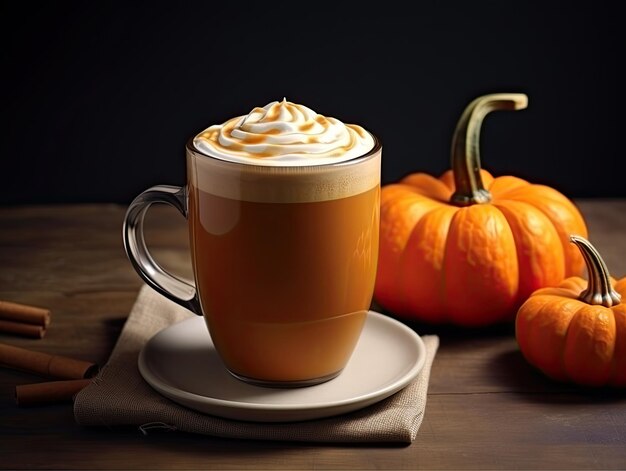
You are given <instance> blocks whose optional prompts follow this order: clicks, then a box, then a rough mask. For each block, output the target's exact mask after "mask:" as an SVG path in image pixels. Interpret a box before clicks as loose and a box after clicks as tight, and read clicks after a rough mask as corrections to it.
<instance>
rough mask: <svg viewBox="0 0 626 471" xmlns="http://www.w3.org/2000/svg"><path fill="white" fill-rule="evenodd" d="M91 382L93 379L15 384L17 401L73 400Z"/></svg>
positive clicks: (37, 403)
mask: <svg viewBox="0 0 626 471" xmlns="http://www.w3.org/2000/svg"><path fill="white" fill-rule="evenodd" d="M89 383H91V379H72V380H68V381H48V382H45V383H35V384H23V385H19V386H15V401H16V402H17V404H18V405H19V406H33V405H39V404H51V403H54V402H67V401H71V400H72V398H73V397H74V395H75V394H76V393H78V392H79V391H80V390H81V389H83V388H84V387H86V386H87V385H88V384H89Z"/></svg>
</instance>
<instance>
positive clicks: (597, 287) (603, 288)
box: [515, 236, 626, 387]
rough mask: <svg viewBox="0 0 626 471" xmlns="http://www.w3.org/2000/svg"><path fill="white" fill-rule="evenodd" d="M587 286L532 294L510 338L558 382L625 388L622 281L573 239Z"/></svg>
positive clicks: (625, 287)
mask: <svg viewBox="0 0 626 471" xmlns="http://www.w3.org/2000/svg"><path fill="white" fill-rule="evenodd" d="M572 242H573V243H574V244H576V246H578V247H579V248H580V250H581V251H582V253H583V255H584V258H585V262H586V263H587V273H588V278H589V283H588V284H587V283H585V280H583V279H582V278H579V277H571V278H568V279H566V280H565V281H563V282H562V283H561V285H560V286H559V287H558V288H543V289H540V290H537V291H536V292H535V293H533V295H532V296H531V297H530V298H529V299H528V300H527V301H526V302H525V303H524V304H523V305H522V307H521V308H520V309H519V311H518V313H517V319H516V323H515V335H516V337H517V342H518V344H519V347H520V350H521V351H522V353H523V354H524V356H525V357H526V359H527V360H528V362H529V363H531V364H533V365H534V366H536V367H537V368H539V369H540V370H541V371H543V372H544V373H545V374H546V375H548V376H550V377H551V378H554V379H556V380H560V381H572V382H575V383H579V384H583V385H588V386H604V385H611V386H620V387H625V386H626V304H624V302H623V301H624V300H626V278H622V279H621V280H619V281H615V279H613V278H611V277H610V276H609V272H608V270H607V268H606V265H605V263H604V261H603V260H602V258H601V257H600V254H599V253H598V252H597V250H596V249H595V248H594V247H593V246H592V245H591V244H590V243H589V242H588V241H587V240H586V239H584V238H582V237H577V236H572Z"/></svg>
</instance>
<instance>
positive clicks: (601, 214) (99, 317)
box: [0, 200, 626, 469]
mask: <svg viewBox="0 0 626 471" xmlns="http://www.w3.org/2000/svg"><path fill="white" fill-rule="evenodd" d="M577 204H578V206H579V207H580V209H581V210H582V211H583V214H584V215H585V217H586V219H587V221H588V223H589V227H590V236H589V237H590V240H591V242H592V243H593V244H594V245H595V246H596V247H597V248H598V250H600V252H601V253H602V255H603V256H604V258H605V261H606V262H607V265H608V267H609V269H610V270H611V272H612V273H613V275H614V276H618V277H621V276H625V275H626V257H624V253H626V201H624V200H595V201H594V200H583V201H577ZM124 212H125V208H123V207H120V206H116V205H75V206H36V207H27V206H26V207H9V208H0V299H5V300H10V301H14V302H20V303H25V304H33V305H37V306H43V307H47V308H50V309H51V310H52V313H53V322H52V324H51V325H50V328H49V331H48V333H47V335H46V337H45V338H44V339H42V340H34V339H26V338H19V337H14V336H9V335H0V342H5V343H9V344H11V345H16V346H22V347H26V348H32V349H37V350H40V351H43V352H47V353H54V354H61V355H67V356H72V357H75V358H80V359H84V360H88V361H95V362H98V363H100V364H104V363H105V362H106V359H107V357H108V355H109V354H110V352H111V350H112V348H113V345H114V344H115V341H116V339H117V336H118V335H119V333H120V331H121V328H122V326H123V323H124V320H125V318H126V316H127V314H128V312H129V311H130V309H131V307H132V304H133V302H134V300H135V296H136V295H137V292H138V290H139V287H140V286H141V281H140V279H139V277H138V276H137V275H136V274H135V272H134V271H133V269H132V267H131V266H130V263H129V262H128V260H127V259H126V255H125V254H124V251H123V248H122V238H121V227H122V220H123V217H124ZM147 225H148V226H147V231H148V242H149V244H150V246H151V247H152V248H153V253H154V255H155V258H157V259H158V260H159V261H160V262H161V263H162V264H163V265H164V266H166V267H167V268H168V269H170V270H172V271H174V272H176V273H178V274H179V275H181V276H183V277H186V278H190V277H191V268H190V262H189V255H188V240H187V232H186V227H185V221H184V219H183V218H182V217H181V216H179V215H178V214H177V213H176V212H175V211H174V210H171V209H170V208H165V207H157V208H155V209H154V210H152V211H151V212H150V213H149V217H148V221H147ZM410 325H411V326H412V327H413V328H415V329H416V330H417V332H418V333H420V334H426V333H437V334H439V335H440V337H441V347H440V350H439V353H438V355H437V358H436V359H435V363H434V365H433V370H432V376H431V383H430V388H429V396H428V404H427V407H426V415H425V419H424V422H423V424H422V426H421V429H420V431H419V433H418V437H417V440H416V441H415V442H414V443H413V444H412V445H411V446H388V445H384V446H382V445H381V446H347V445H322V446H320V445H303V444H291V443H278V442H253V441H238V440H222V439H213V438H210V437H205V436H195V435H190V434H182V433H177V432H174V433H172V432H156V433H152V434H150V435H148V436H143V435H142V434H141V433H139V432H138V431H137V430H135V429H128V428H124V429H113V430H111V429H107V428H103V429H87V428H82V427H79V426H78V425H76V424H75V423H74V420H73V415H72V409H71V406H70V405H52V406H42V407H34V408H28V409H25V408H24V409H23V408H18V407H17V406H16V405H15V401H14V390H15V386H16V385H18V384H27V383H33V382H38V381H42V378H40V377H37V376H35V375H32V374H28V373H24V372H20V371H15V370H10V369H7V368H0V469H59V468H62V469H623V468H624V467H626V393H625V392H624V391H610V390H600V391H593V390H587V389H584V388H578V387H575V386H571V385H566V384H558V383H554V382H551V381H550V380H548V379H546V378H544V377H543V376H541V375H540V374H539V373H538V372H536V371H535V370H534V369H533V368H531V367H530V366H529V365H528V364H527V363H526V362H525V361H524V359H523V358H522V357H521V354H520V353H519V350H518V349H517V345H516V342H515V339H514V337H513V329H512V326H511V325H504V326H497V327H493V328H489V329H480V330H471V331H467V330H462V329H454V328H443V327H433V326H426V325H420V324H410Z"/></svg>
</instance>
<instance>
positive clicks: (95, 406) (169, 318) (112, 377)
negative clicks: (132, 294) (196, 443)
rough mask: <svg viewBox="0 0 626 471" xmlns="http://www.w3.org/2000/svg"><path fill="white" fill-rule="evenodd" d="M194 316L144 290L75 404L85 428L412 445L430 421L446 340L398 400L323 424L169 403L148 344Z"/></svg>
mask: <svg viewBox="0 0 626 471" xmlns="http://www.w3.org/2000/svg"><path fill="white" fill-rule="evenodd" d="M191 316H193V314H191V313H189V312H188V311H187V310H185V309H183V308H181V307H180V306H178V305H177V304H174V303H173V302H171V301H169V300H167V299H165V298H164V297H162V296H161V295H159V294H157V293H155V292H154V291H153V290H152V289H151V288H149V287H148V286H144V287H143V288H142V289H141V291H140V293H139V296H138V298H137V301H136V302H135V305H134V306H133V309H132V311H131V313H130V315H129V316H128V320H127V321H126V324H125V326H124V328H123V330H122V333H121V335H120V338H119V340H118V341H117V344H116V346H115V348H114V350H113V353H112V354H111V358H110V359H109V361H108V363H107V364H106V365H105V366H104V368H102V370H101V371H100V373H99V374H98V376H97V377H96V378H95V379H94V381H93V383H91V384H90V385H89V386H87V387H86V388H85V389H83V390H82V391H81V392H80V393H79V394H78V395H77V396H76V398H75V401H74V416H75V418H76V421H77V422H78V423H79V424H82V425H93V426H115V425H134V426H137V427H140V429H141V430H142V431H143V430H146V429H148V428H150V426H151V425H152V424H155V423H156V424H162V425H163V426H164V427H167V428H168V429H170V430H181V431H185V432H194V433H201V434H206V435H213V436H217V437H227V438H248V439H267V440H289V441H306V442H404V443H410V442H412V441H413V440H414V439H415V436H416V434H417V431H418V429H419V427H420V424H421V423H422V419H423V417H424V409H425V407H426V393H427V389H428V378H429V376H430V369H431V366H432V362H433V359H434V357H435V353H436V351H437V347H438V346H439V338H438V337H437V336H424V337H422V339H423V340H424V343H425V345H426V352H427V358H426V362H425V364H424V367H423V369H422V371H421V372H420V374H419V376H418V377H417V378H416V379H415V380H414V381H413V382H412V383H411V384H409V385H408V386H407V387H405V388H404V389H402V390H401V391H399V392H397V393H396V394H394V395H393V396H391V397H389V398H387V399H385V400H383V401H381V402H378V403H376V404H374V405H371V406H369V407H366V408H364V409H361V410H358V411H355V412H351V413H348V414H343V415H340V416H336V417H330V418H325V419H319V420H310V421H303V422H293V423H256V422H240V421H236V420H229V419H222V418H219V417H215V416H211V415H206V414H202V413H199V412H196V411H194V410H191V409H188V408H186V407H183V406H180V405H178V404H177V403H175V402H173V401H171V400H169V399H167V398H165V397H164V396H161V395H160V394H159V393H157V392H156V391H155V390H154V389H152V388H151V387H150V386H149V385H148V383H146V382H145V381H144V379H143V377H142V376H141V374H140V373H139V369H138V366H137V358H138V355H139V352H140V351H141V349H142V347H143V346H144V344H145V343H146V342H147V341H148V340H149V339H150V338H151V337H152V336H153V335H154V334H156V333H157V332H159V331H160V330H162V329H163V328H165V327H167V326H169V325H171V324H173V323H175V322H179V321H181V320H184V319H186V318H188V317H191Z"/></svg>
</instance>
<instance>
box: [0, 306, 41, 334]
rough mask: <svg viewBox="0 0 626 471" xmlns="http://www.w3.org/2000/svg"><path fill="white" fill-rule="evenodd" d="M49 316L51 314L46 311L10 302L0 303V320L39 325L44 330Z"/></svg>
mask: <svg viewBox="0 0 626 471" xmlns="http://www.w3.org/2000/svg"><path fill="white" fill-rule="evenodd" d="M51 315H52V313H51V312H50V310H48V309H43V308H40V307H36V306H29V305H27V304H19V303H13V302H11V301H0V319H4V320H7V321H13V322H23V323H25V324H34V325H40V326H43V327H44V328H45V327H48V325H50V317H51Z"/></svg>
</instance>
